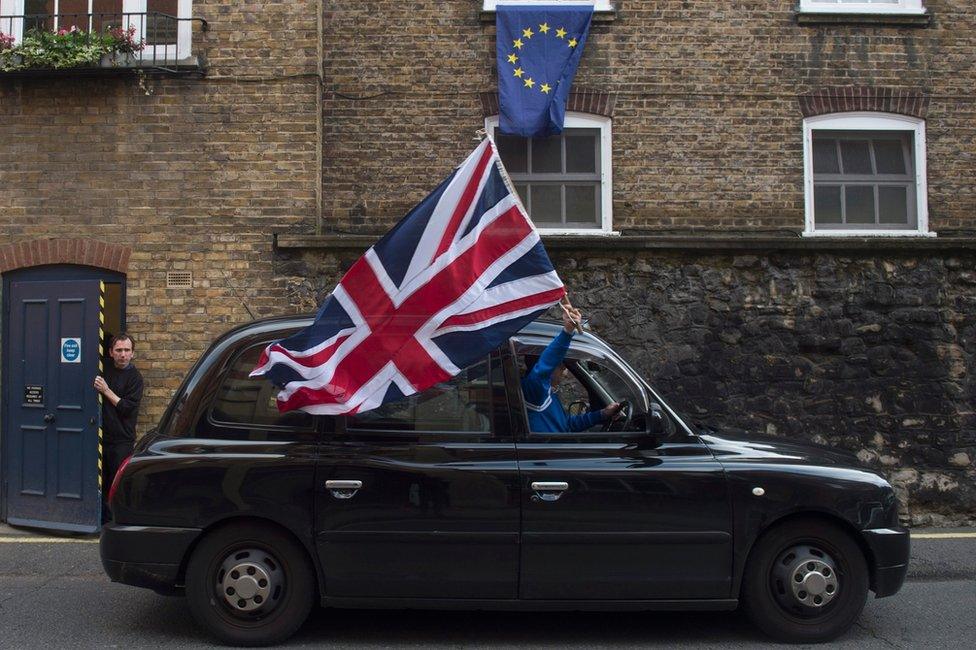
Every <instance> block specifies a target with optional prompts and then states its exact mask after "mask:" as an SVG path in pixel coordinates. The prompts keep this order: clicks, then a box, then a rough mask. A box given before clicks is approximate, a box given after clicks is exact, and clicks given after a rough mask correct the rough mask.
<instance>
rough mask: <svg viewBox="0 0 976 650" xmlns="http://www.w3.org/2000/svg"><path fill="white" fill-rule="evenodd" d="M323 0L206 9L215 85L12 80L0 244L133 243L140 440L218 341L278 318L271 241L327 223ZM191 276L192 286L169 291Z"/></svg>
mask: <svg viewBox="0 0 976 650" xmlns="http://www.w3.org/2000/svg"><path fill="white" fill-rule="evenodd" d="M315 7H316V2H315V1H314V0H308V1H302V2H297V1H290V2H261V3H238V2H229V1H216V2H199V1H196V2H194V14H195V15H198V16H201V17H204V18H206V19H207V20H208V21H209V23H210V28H211V29H210V31H209V32H206V33H203V32H201V31H199V29H195V31H194V35H193V37H194V47H193V51H194V52H195V53H200V54H203V55H205V56H206V57H207V60H208V62H209V66H210V67H209V70H208V76H207V77H206V78H204V79H194V78H181V79H174V78H167V77H162V78H157V77H149V78H147V81H146V83H145V84H144V87H142V86H140V84H139V83H138V80H137V79H136V78H135V77H111V78H97V77H71V76H62V77H56V78H36V79H35V78H30V79H21V80H11V79H5V80H0V244H5V243H8V242H19V241H27V240H34V239H40V238H48V237H69V238H76V237H84V238H88V239H93V240H98V241H102V242H108V243H117V244H124V245H125V246H129V247H131V249H132V254H131V259H130V260H129V264H128V278H127V285H128V296H127V297H128V301H127V315H128V328H129V330H130V331H131V332H132V333H133V335H134V336H135V338H136V350H137V355H136V363H137V365H139V366H140V367H141V368H142V369H143V370H144V374H145V376H146V381H147V385H148V392H147V395H148V399H147V402H146V408H145V411H144V413H143V416H142V417H141V418H140V426H139V428H140V430H142V431H144V430H145V429H146V428H148V427H149V426H151V425H152V424H153V423H154V422H155V421H156V420H157V419H158V417H159V415H160V414H161V413H162V410H163V409H164V408H165V406H166V404H167V403H168V401H169V398H170V397H171V395H172V393H173V390H174V389H175V388H176V387H177V386H178V384H179V382H180V381H181V380H182V377H183V375H184V374H185V372H186V371H187V369H188V368H189V366H190V365H191V364H192V363H193V361H194V360H195V359H196V358H197V357H198V356H199V355H200V353H201V352H202V351H203V350H204V349H205V348H206V346H207V345H208V344H209V342H210V341H211V340H212V339H213V338H214V337H215V336H216V335H218V334H219V333H221V332H223V331H224V330H226V329H227V328H229V327H230V326H231V325H234V324H237V323H239V322H243V321H246V320H249V319H250V316H249V315H248V313H247V311H246V310H245V308H244V306H243V304H242V299H243V301H245V302H247V304H248V305H249V306H250V308H251V309H252V311H253V312H254V313H255V314H256V315H258V316H261V315H271V314H275V313H279V310H280V309H281V304H280V297H281V295H283V294H284V292H285V291H286V287H285V283H284V280H280V279H278V278H276V277H275V275H274V272H273V269H272V263H271V248H272V238H271V233H272V231H282V232H289V231H292V232H309V231H313V230H314V229H315V223H316V213H317V210H316V201H315V197H316V190H317V187H316V185H317V183H318V172H317V169H318V166H317V163H316V150H317V138H316V121H317V120H316V97H317V77H316V76H315V73H316V68H317V60H316V46H317V40H318V39H317V31H316V30H317V20H316V16H315V11H316V9H315ZM147 92H148V94H147ZM171 270H189V271H192V273H193V288H192V289H189V290H186V289H167V288H166V273H167V271H171Z"/></svg>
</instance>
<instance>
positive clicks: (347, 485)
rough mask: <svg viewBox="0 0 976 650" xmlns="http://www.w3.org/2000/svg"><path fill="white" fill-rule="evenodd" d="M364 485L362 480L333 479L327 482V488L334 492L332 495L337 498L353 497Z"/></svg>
mask: <svg viewBox="0 0 976 650" xmlns="http://www.w3.org/2000/svg"><path fill="white" fill-rule="evenodd" d="M362 487H363V482H362V481H356V480H351V481H340V480H331V481H326V482H325V489H327V490H329V492H331V493H332V496H333V497H335V498H336V499H343V500H344V499H351V498H353V497H354V496H356V493H357V492H359V490H360V488H362Z"/></svg>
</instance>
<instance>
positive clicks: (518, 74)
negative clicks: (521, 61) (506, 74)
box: [515, 68, 525, 77]
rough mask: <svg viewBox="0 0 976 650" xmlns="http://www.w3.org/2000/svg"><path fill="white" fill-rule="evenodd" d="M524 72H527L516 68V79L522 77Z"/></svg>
mask: <svg viewBox="0 0 976 650" xmlns="http://www.w3.org/2000/svg"><path fill="white" fill-rule="evenodd" d="M524 72H525V70H523V69H522V68H515V76H516V77H521V76H522V74H523V73H524Z"/></svg>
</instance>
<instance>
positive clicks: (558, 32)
mask: <svg viewBox="0 0 976 650" xmlns="http://www.w3.org/2000/svg"><path fill="white" fill-rule="evenodd" d="M556 36H558V37H559V38H566V30H565V29H563V28H562V27H560V28H559V29H557V30H556Z"/></svg>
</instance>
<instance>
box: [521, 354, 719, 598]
mask: <svg viewBox="0 0 976 650" xmlns="http://www.w3.org/2000/svg"><path fill="white" fill-rule="evenodd" d="M546 342H547V341H540V342H536V345H535V346H532V345H529V346H528V347H527V348H523V349H522V350H521V352H528V353H531V352H533V351H534V352H535V353H536V354H538V351H539V349H541V346H542V345H543V344H544V343H546ZM529 343H530V344H531V343H532V342H529ZM513 351H515V352H516V356H513V357H512V358H511V362H512V363H513V365H514V363H515V361H516V359H517V355H518V354H519V349H518V348H514V349H513ZM574 357H575V358H576V359H577V360H584V359H585V360H586V361H585V363H586V365H587V369H586V372H587V373H589V374H590V375H591V376H595V375H596V374H598V373H604V377H615V379H613V380H612V381H609V382H607V381H604V384H607V389H608V390H610V391H611V392H614V393H616V394H614V395H611V396H610V397H612V398H613V399H616V400H618V401H619V400H620V399H621V398H622V397H623V398H626V399H629V400H632V403H633V404H634V406H635V410H636V411H637V413H635V417H634V424H638V423H639V422H640V421H642V420H644V419H645V416H643V415H642V414H641V413H640V412H639V411H640V410H641V409H642V408H643V409H644V410H645V412H646V410H647V408H648V407H651V406H653V407H654V408H655V410H658V408H660V410H661V415H662V417H663V418H665V433H666V434H669V435H662V436H657V437H652V436H650V435H649V434H647V433H645V432H644V431H643V430H644V429H645V428H646V425H644V424H643V423H640V424H639V429H640V430H637V431H633V430H629V431H617V432H603V431H600V430H599V429H600V428H601V427H596V429H598V430H597V431H586V432H581V433H533V432H530V431H528V430H527V429H528V427H527V426H526V427H524V429H525V432H524V433H523V434H522V435H521V436H520V437H519V439H518V440H517V449H518V458H519V463H518V464H519V472H520V482H521V500H522V545H521V546H522V548H521V578H520V582H519V595H520V597H521V598H523V599H560V600H564V599H580V600H608V599H612V600H621V599H623V600H631V599H635V600H644V599H722V598H728V597H729V592H730V588H731V571H732V544H731V542H732V537H731V528H730V516H731V513H730V506H729V499H728V495H727V489H726V484H725V477H724V474H723V471H722V468H721V467H720V466H719V464H718V463H717V462H716V461H715V459H714V458H713V457H712V455H711V454H710V452H709V451H708V449H707V447H705V446H704V445H703V444H702V443H701V442H700V441H699V440H698V439H697V437H695V436H693V435H689V434H688V432H687V431H686V430H685V429H684V428H683V427H681V426H680V422H679V421H678V420H677V418H676V417H675V415H674V414H673V413H671V412H669V411H668V410H667V409H666V406H664V405H660V404H659V400H657V398H656V397H655V396H654V395H653V394H649V393H647V391H646V389H645V388H644V387H643V386H641V385H640V384H639V383H638V382H637V381H634V378H633V374H632V373H631V372H630V371H629V369H628V368H626V367H625V365H624V364H620V363H619V362H618V361H617V360H615V359H614V357H613V355H609V354H603V353H601V352H600V350H599V348H598V347H594V346H587V345H586V344H584V343H577V342H574V344H573V347H572V348H571V350H570V352H569V354H568V355H567V359H568V360H570V364H569V365H570V366H573V362H572V359H573V358H574ZM571 369H573V370H575V371H576V372H579V367H578V365H577V366H576V367H572V368H571ZM607 373H609V374H607ZM574 374H575V373H574ZM509 376H510V380H511V378H513V377H514V378H515V379H516V380H517V379H518V372H517V371H511V372H510V373H509ZM614 382H617V383H616V384H614ZM627 387H629V390H630V391H631V394H629V395H627V394H621V393H622V392H626V390H628V388H627ZM597 392H599V391H597ZM510 395H513V396H514V397H515V398H517V397H518V396H519V395H520V391H519V390H518V388H517V387H515V388H514V390H512V389H510ZM555 397H557V398H558V397H559V393H558V392H557V393H556V394H555ZM576 397H577V399H578V400H579V401H589V402H591V403H590V404H589V406H592V407H594V408H595V407H599V406H603V404H602V403H601V404H592V401H594V399H598V398H599V397H600V396H599V395H595V394H594V391H593V390H592V389H588V390H587V391H584V396H583V397H579V396H576ZM604 397H606V395H604ZM579 401H578V402H577V404H579ZM641 402H644V403H645V405H644V406H641ZM567 406H569V405H567ZM513 417H515V418H524V417H525V413H524V410H522V409H519V410H517V411H516V412H513Z"/></svg>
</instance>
